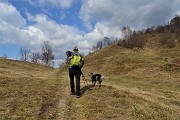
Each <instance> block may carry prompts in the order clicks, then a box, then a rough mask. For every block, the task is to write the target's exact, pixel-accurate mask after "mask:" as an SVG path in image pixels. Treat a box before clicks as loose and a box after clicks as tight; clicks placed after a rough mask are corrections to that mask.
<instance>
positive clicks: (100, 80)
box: [88, 72, 104, 88]
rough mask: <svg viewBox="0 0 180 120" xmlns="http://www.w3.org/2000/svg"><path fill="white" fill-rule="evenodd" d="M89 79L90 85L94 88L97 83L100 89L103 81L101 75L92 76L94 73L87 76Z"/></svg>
mask: <svg viewBox="0 0 180 120" xmlns="http://www.w3.org/2000/svg"><path fill="white" fill-rule="evenodd" d="M88 75H89V76H90V77H91V80H92V84H93V85H94V86H95V85H96V82H98V85H99V88H100V87H101V82H102V80H103V79H104V76H102V75H101V74H94V73H92V72H91V73H89V74H88Z"/></svg>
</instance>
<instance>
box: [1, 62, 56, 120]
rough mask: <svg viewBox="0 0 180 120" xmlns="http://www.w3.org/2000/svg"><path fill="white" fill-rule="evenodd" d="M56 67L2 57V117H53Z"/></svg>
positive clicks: (2, 118)
mask: <svg viewBox="0 0 180 120" xmlns="http://www.w3.org/2000/svg"><path fill="white" fill-rule="evenodd" d="M53 75H54V69H52V68H49V67H46V66H43V65H38V64H31V63H28V62H22V61H15V60H8V59H0V96H1V97H0V119H1V120H7V119H11V120H12V119H13V120H16V119H22V120H25V119H31V120H33V119H43V118H44V119H45V118H53V117H54V115H55V113H56V112H55V110H56V104H57V102H58V99H59V96H58V91H59V90H58V87H57V81H56V79H57V78H56V76H53Z"/></svg>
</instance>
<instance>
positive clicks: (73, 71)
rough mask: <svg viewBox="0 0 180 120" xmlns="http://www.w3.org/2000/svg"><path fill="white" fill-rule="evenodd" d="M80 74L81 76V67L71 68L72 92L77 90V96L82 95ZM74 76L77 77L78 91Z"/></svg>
mask: <svg viewBox="0 0 180 120" xmlns="http://www.w3.org/2000/svg"><path fill="white" fill-rule="evenodd" d="M80 76H81V69H73V68H69V78H70V87H71V93H75V92H76V95H77V96H80ZM74 77H76V91H75V84H74Z"/></svg>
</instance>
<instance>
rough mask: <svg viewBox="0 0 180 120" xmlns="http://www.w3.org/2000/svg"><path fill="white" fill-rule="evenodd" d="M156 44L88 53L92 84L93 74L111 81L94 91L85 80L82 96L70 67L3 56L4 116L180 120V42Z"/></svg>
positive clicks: (0, 105) (0, 61)
mask: <svg viewBox="0 0 180 120" xmlns="http://www.w3.org/2000/svg"><path fill="white" fill-rule="evenodd" d="M152 37H153V38H154V39H155V36H152ZM152 43H153V44H154V42H152ZM152 43H151V42H149V44H147V46H146V47H145V48H144V49H139V50H138V51H137V50H131V49H125V48H122V47H120V46H117V45H111V46H109V47H107V48H105V49H102V50H100V51H98V52H96V53H93V54H91V55H89V56H86V57H85V65H84V67H83V69H82V70H83V73H84V75H85V77H86V79H87V81H88V83H89V85H90V84H91V81H90V78H89V77H88V76H87V74H88V72H95V73H101V74H103V75H104V76H105V77H106V79H105V80H104V81H103V82H102V87H101V88H100V89H99V88H98V86H95V87H92V86H91V90H88V89H87V87H85V85H84V83H83V80H82V79H81V90H82V92H83V95H82V97H81V98H79V99H77V98H76V97H75V96H71V95H70V85H69V77H68V71H67V68H66V67H63V68H60V69H52V68H48V67H45V66H42V65H37V64H30V63H26V62H19V61H12V60H5V59H0V91H1V99H0V116H1V119H35V120H36V119H43V120H44V119H55V120H72V119H73V120H179V119H180V113H179V111H180V49H179V48H180V46H179V44H178V45H177V46H176V47H175V48H171V49H170V48H164V47H162V46H159V45H158V44H157V45H155V46H152V47H151V46H150V44H152Z"/></svg>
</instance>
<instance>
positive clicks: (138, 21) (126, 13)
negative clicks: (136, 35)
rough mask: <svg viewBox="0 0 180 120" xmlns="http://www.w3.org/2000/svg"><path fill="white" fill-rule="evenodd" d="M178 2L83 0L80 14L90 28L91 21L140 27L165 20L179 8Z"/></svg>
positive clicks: (112, 25)
mask: <svg viewBox="0 0 180 120" xmlns="http://www.w3.org/2000/svg"><path fill="white" fill-rule="evenodd" d="M179 4H180V2H179V0H136V1H135V0H126V1H125V0H112V1H110V0H99V1H98V2H97V1H96V0H84V1H83V4H82V7H81V11H80V15H81V18H82V20H83V21H84V22H85V25H86V27H87V28H88V29H90V30H93V27H94V25H93V21H96V22H98V23H103V24H105V25H107V24H109V27H111V28H113V27H117V26H119V27H123V26H130V27H133V28H141V27H149V26H153V25H159V24H163V23H165V22H167V20H168V19H169V18H170V17H173V16H174V14H175V13H176V12H177V11H179V10H180V7H179ZM95 26H96V25H95Z"/></svg>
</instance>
